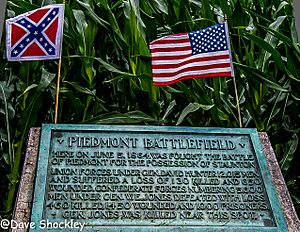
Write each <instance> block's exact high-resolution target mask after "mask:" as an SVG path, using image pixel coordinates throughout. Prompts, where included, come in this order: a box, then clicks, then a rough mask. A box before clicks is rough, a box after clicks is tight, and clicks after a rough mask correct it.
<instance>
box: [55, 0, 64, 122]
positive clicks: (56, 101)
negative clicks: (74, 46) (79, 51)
mask: <svg viewBox="0 0 300 232" xmlns="http://www.w3.org/2000/svg"><path fill="white" fill-rule="evenodd" d="M63 4H64V5H65V4H66V0H64V1H63ZM63 23H64V20H63ZM63 34H64V30H62V35H61V36H62V38H63ZM62 41H63V39H61V45H60V56H59V60H58V70H57V83H56V96H55V113H54V123H55V124H57V119H58V106H59V90H60V76H61V63H62V62H61V60H62V59H61V56H62V55H61V54H62Z"/></svg>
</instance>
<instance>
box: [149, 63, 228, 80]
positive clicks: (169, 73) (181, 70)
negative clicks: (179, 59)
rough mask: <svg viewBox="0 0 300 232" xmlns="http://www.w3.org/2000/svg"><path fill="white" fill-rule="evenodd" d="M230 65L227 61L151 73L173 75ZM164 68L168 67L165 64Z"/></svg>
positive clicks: (154, 74) (161, 75) (165, 75)
mask: <svg viewBox="0 0 300 232" xmlns="http://www.w3.org/2000/svg"><path fill="white" fill-rule="evenodd" d="M228 67H230V64H229V63H225V64H212V65H201V66H200V65H199V66H195V67H187V68H183V69H180V70H178V71H176V72H172V69H170V71H169V72H168V73H153V74H152V76H153V77H173V76H174V77H175V76H176V75H178V74H181V73H185V72H190V71H202V70H209V69H216V68H228ZM165 70H168V67H167V66H166V68H165Z"/></svg>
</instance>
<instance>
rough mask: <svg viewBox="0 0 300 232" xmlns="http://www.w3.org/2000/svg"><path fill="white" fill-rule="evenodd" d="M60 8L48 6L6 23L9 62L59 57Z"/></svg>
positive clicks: (61, 10)
mask: <svg viewBox="0 0 300 232" xmlns="http://www.w3.org/2000/svg"><path fill="white" fill-rule="evenodd" d="M63 18H64V5H63V4H54V5H48V6H45V7H42V8H39V9H36V10H33V11H29V12H27V13H25V14H21V15H19V16H17V17H15V18H11V19H8V20H6V52H7V59H8V60H10V61H19V60H46V59H58V58H59V57H60V51H61V42H62V31H63Z"/></svg>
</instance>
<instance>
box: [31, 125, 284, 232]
mask: <svg viewBox="0 0 300 232" xmlns="http://www.w3.org/2000/svg"><path fill="white" fill-rule="evenodd" d="M78 130H83V131H87V132H88V131H97V130H99V131H110V132H114V133H117V132H122V133H124V131H125V132H126V131H128V132H135V133H137V132H141V133H146V132H152V133H153V132H157V133H183V134H187V133H193V134H219V135H222V134H227V135H228V134H233V135H248V136H250V141H251V143H252V144H251V146H252V147H253V149H254V152H255V154H256V160H257V164H258V165H259V168H260V172H261V177H262V179H263V181H264V187H265V190H266V194H267V198H268V200H269V203H270V207H271V213H272V215H273V218H274V221H275V224H276V225H275V226H272V227H261V226H257V228H255V227H256V226H249V227H248V226H247V225H245V226H242V227H239V226H236V225H226V226H225V225H224V226H218V225H210V226H202V225H187V226H185V225H184V224H182V226H178V225H172V224H171V225H169V226H163V225H153V226H148V225H145V226H142V225H137V226H135V225H120V226H112V225H109V226H101V227H99V228H91V227H89V228H84V229H83V231H88V232H92V231H96V232H102V231H103V232H104V231H105V232H121V231H122V232H202V231H206V232H217V231H232V232H241V231H244V232H246V231H247V232H250V231H251V232H284V231H288V227H287V224H286V220H285V218H284V215H283V211H282V208H281V205H280V202H279V198H278V196H277V194H276V190H275V186H273V181H272V177H271V174H270V170H269V168H268V164H267V160H266V156H265V154H264V151H263V148H262V145H261V142H260V140H259V137H258V133H257V130H256V129H254V128H217V127H209V128H207V127H205V128H203V127H175V126H140V125H138V126H133V125H130V126H127V125H95V124H80V125H79V124H43V125H42V130H41V138H40V147H39V154H38V163H37V171H36V179H35V186H34V193H33V194H34V197H33V204H32V213H31V222H34V223H35V225H36V227H35V228H33V229H31V230H30V231H41V229H40V228H39V227H38V225H39V222H40V221H41V220H42V215H43V208H44V203H45V199H44V197H45V192H46V182H47V169H48V159H49V151H50V144H51V143H50V141H51V133H52V132H53V131H68V132H69V131H78ZM43 185H44V187H43V188H41V187H39V186H43ZM75 221H76V220H74V222H75ZM133 221H134V220H133ZM45 230H46V231H47V229H45ZM50 231H55V232H56V231H57V232H58V231H61V229H51V230H50ZM64 231H78V230H76V229H64Z"/></svg>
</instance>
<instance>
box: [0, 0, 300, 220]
mask: <svg viewBox="0 0 300 232" xmlns="http://www.w3.org/2000/svg"><path fill="white" fill-rule="evenodd" d="M51 3H62V0H57V1H54V0H10V1H8V6H7V7H8V9H7V17H8V18H9V17H13V16H15V15H18V14H21V13H24V12H26V11H29V10H32V9H36V8H38V7H40V6H42V5H45V4H51ZM225 19H227V21H228V24H229V30H230V37H231V44H232V55H233V61H234V67H235V76H236V79H237V82H238V95H239V101H240V106H241V112H242V118H243V125H244V126H245V127H255V128H257V129H258V131H266V132H268V135H269V136H270V138H271V142H272V145H273V147H274V149H275V152H276V155H277V157H278V160H279V162H280V165H281V170H282V172H283V174H284V177H285V180H286V183H287V186H288V188H289V190H290V193H291V196H292V198H293V200H294V203H295V205H296V206H297V207H299V206H300V188H299V181H300V180H299V174H300V172H299V168H298V167H299V163H300V160H299V155H298V154H299V150H300V149H299V145H298V140H299V134H300V106H299V101H300V91H299V89H300V48H299V44H298V39H297V34H296V29H295V21H294V16H293V3H292V1H290V0H286V1H282V0H228V1H225V0H210V1H207V0H141V1H139V0H113V1H108V0H68V1H67V2H66V9H65V23H64V41H63V58H62V82H61V90H60V117H59V123H104V124H146V125H149V124H151V125H178V126H197V127H238V120H237V115H236V114H237V113H236V102H235V98H234V90H233V80H232V78H229V77H228V78H223V77H222V78H219V77H216V78H207V79H193V80H187V81H183V82H180V83H177V84H174V85H171V86H168V87H155V86H153V84H152V78H151V58H150V52H149V47H148V44H149V42H150V41H152V40H154V39H156V38H159V37H161V36H164V35H167V34H172V33H180V32H187V31H193V30H199V29H202V28H205V27H207V26H210V25H214V24H216V23H217V22H218V21H219V20H221V21H223V20H225ZM4 46H5V44H4V42H2V44H1V54H3V57H4V50H5V49H4ZM1 57H2V56H1ZM57 65H58V62H57V61H39V62H8V61H7V60H6V59H5V58H1V59H0V172H1V173H2V175H1V178H0V190H1V192H0V194H1V197H0V199H1V200H0V205H1V207H0V208H1V209H2V211H1V215H2V217H9V216H10V214H11V213H12V208H13V201H14V196H15V194H16V186H17V184H18V181H19V171H20V168H21V166H22V160H23V158H24V151H25V144H26V139H27V134H28V130H29V128H30V127H35V126H41V123H51V122H53V120H54V119H53V115H54V101H55V100H54V99H55V90H56V73H57ZM298 209H299V208H298Z"/></svg>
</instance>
